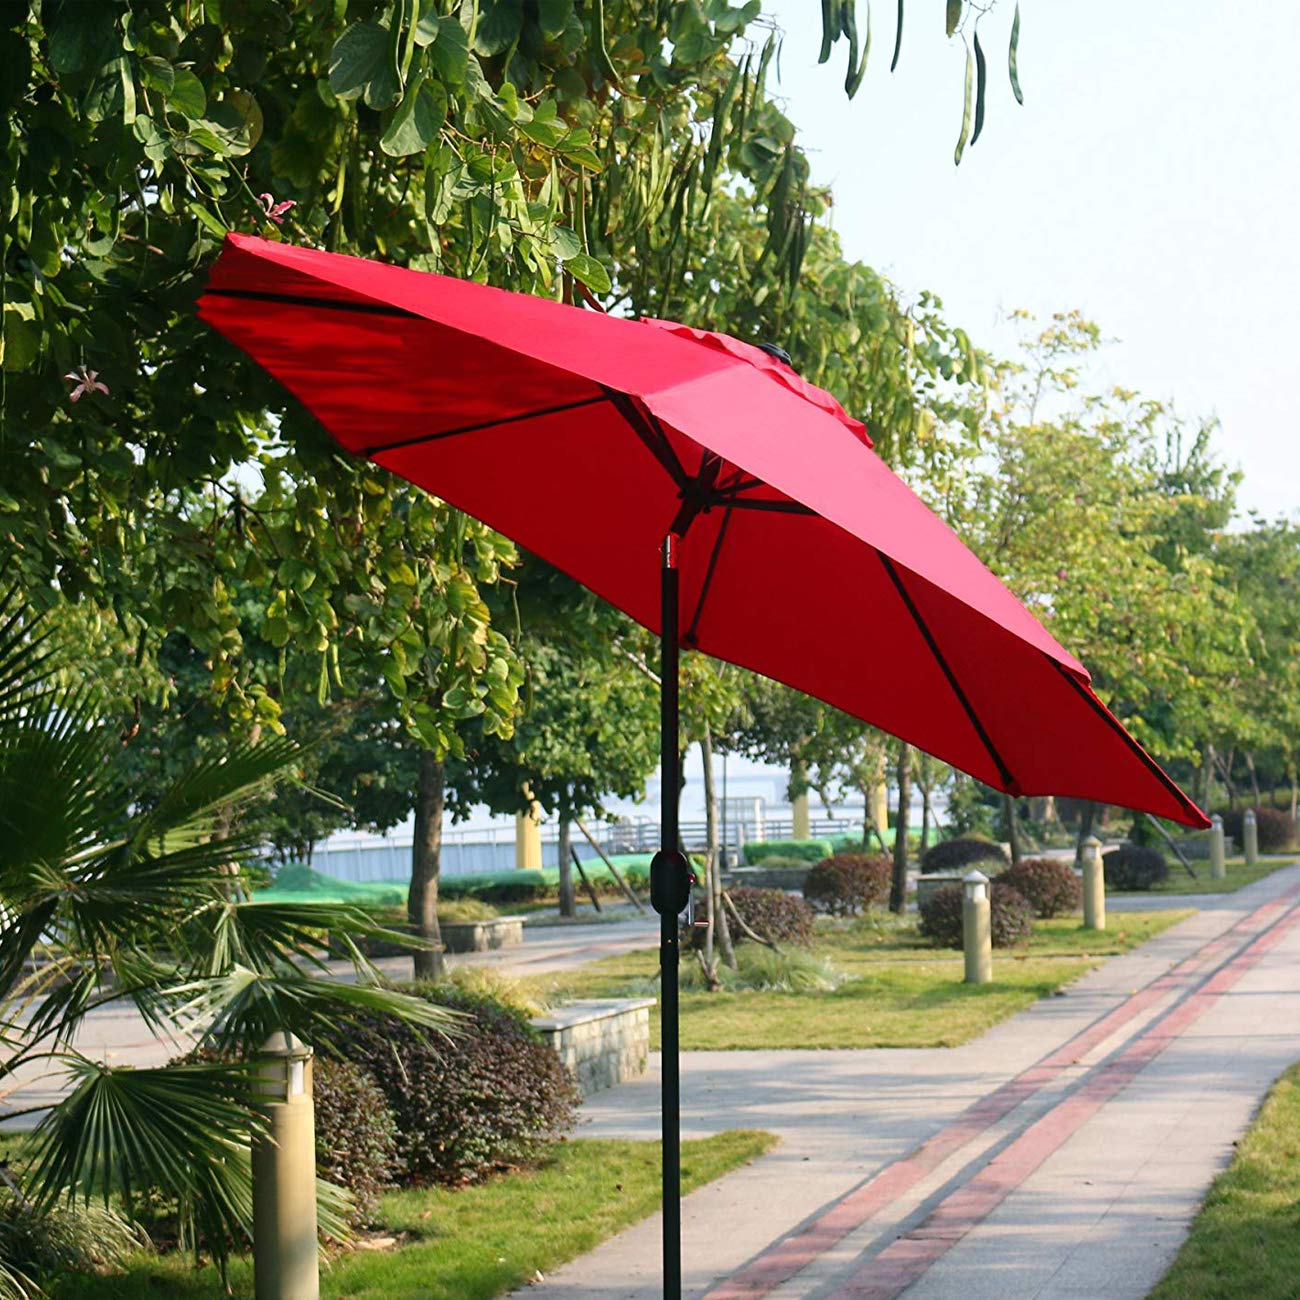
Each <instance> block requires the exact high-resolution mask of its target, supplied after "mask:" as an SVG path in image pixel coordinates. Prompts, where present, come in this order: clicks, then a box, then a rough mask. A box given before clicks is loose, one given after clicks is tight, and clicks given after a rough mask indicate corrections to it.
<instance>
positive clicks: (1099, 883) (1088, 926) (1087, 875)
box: [1083, 835, 1106, 930]
mask: <svg viewBox="0 0 1300 1300" xmlns="http://www.w3.org/2000/svg"><path fill="white" fill-rule="evenodd" d="M1083 928H1084V929H1085V930H1104V929H1105V928H1106V870H1105V868H1104V867H1103V866H1102V861H1101V841H1100V840H1099V839H1098V838H1097V837H1096V836H1095V835H1089V836H1088V838H1087V839H1086V840H1084V842H1083Z"/></svg>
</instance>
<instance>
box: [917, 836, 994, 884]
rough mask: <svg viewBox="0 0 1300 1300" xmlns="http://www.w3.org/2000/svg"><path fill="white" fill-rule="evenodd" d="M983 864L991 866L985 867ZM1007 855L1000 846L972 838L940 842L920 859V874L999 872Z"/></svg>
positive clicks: (987, 873)
mask: <svg viewBox="0 0 1300 1300" xmlns="http://www.w3.org/2000/svg"><path fill="white" fill-rule="evenodd" d="M985 863H990V864H992V865H990V866H985V865H984V864H985ZM1006 865H1007V855H1006V854H1005V853H1004V852H1003V851H1002V847H1001V845H998V844H994V843H992V841H990V840H977V839H973V838H969V837H968V838H966V839H959V840H941V841H940V842H939V843H938V844H936V845H935V846H934V847H933V848H932V849H928V850H927V851H926V854H925V857H923V858H922V859H921V874H922V875H923V876H931V875H934V874H935V873H936V872H940V871H968V870H970V869H971V868H972V867H980V868H981V870H983V871H984V873H985V874H986V875H989V874H992V873H994V872H998V871H1001V870H1002V868H1003V867H1005V866H1006Z"/></svg>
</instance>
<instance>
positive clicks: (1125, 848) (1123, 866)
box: [1101, 844, 1208, 890]
mask: <svg viewBox="0 0 1300 1300" xmlns="http://www.w3.org/2000/svg"><path fill="white" fill-rule="evenodd" d="M1101 862H1102V867H1103V869H1104V870H1105V872H1106V888H1107V889H1119V890H1144V889H1150V888H1151V887H1152V886H1154V885H1159V884H1160V883H1161V882H1162V881H1165V880H1168V879H1169V863H1168V862H1167V861H1166V860H1165V855H1164V854H1163V853H1161V852H1160V850H1159V849H1153V848H1148V847H1147V846H1146V845H1142V844H1121V845H1120V847H1119V848H1117V849H1111V851H1110V852H1109V853H1106V854H1103V855H1102V859H1101ZM1207 874H1208V872H1207Z"/></svg>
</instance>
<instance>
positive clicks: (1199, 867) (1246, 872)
mask: <svg viewBox="0 0 1300 1300" xmlns="http://www.w3.org/2000/svg"><path fill="white" fill-rule="evenodd" d="M1295 862H1296V856H1295V854H1294V853H1270V854H1268V855H1267V856H1264V855H1261V856H1260V859H1259V861H1258V862H1257V863H1255V865H1254V866H1253V867H1248V866H1247V865H1246V859H1245V858H1229V859H1228V860H1227V862H1226V863H1224V867H1225V870H1226V871H1227V874H1226V875H1225V876H1224V878H1223V879H1222V880H1211V879H1210V864H1209V863H1208V862H1193V863H1192V869H1193V870H1194V871H1195V872H1196V874H1197V876H1198V877H1199V878H1198V879H1196V880H1193V879H1192V878H1191V876H1189V875H1188V874H1187V872H1185V871H1184V870H1183V868H1182V866H1181V865H1180V864H1179V863H1177V862H1174V863H1171V864H1170V867H1169V879H1168V880H1166V881H1165V882H1164V884H1163V885H1157V886H1156V887H1155V888H1154V889H1153V890H1151V891H1150V892H1151V893H1153V894H1230V893H1232V892H1233V891H1234V890H1236V889H1240V888H1241V887H1242V886H1243V885H1253V884H1254V883H1255V881H1257V880H1263V879H1264V877H1265V876H1271V875H1272V874H1273V872H1275V871H1278V870H1280V869H1281V868H1282V867H1290V866H1294V865H1295ZM1121 897H1122V895H1121Z"/></svg>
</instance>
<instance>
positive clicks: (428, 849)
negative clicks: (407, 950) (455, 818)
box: [406, 749, 446, 980]
mask: <svg viewBox="0 0 1300 1300" xmlns="http://www.w3.org/2000/svg"><path fill="white" fill-rule="evenodd" d="M445 777H446V770H445V768H444V766H443V764H442V763H441V762H439V761H438V760H437V759H436V758H434V756H433V754H432V753H430V752H429V750H427V749H422V750H421V751H420V776H419V785H418V786H417V788H416V795H415V838H414V840H413V841H412V843H411V889H410V893H409V894H408V895H407V899H406V918H407V920H408V921H409V922H410V925H411V928H412V929H413V930H414V931H415V933H416V934H417V935H419V937H420V938H421V939H425V940H427V941H428V942H429V943H430V944H433V945H434V948H433V950H432V951H429V952H416V953H415V978H416V979H433V980H436V979H441V978H442V974H443V970H444V965H443V960H442V933H441V931H440V930H439V929H438V872H439V870H440V869H441V866H442V810H443V804H444V802H445V799H446V781H445Z"/></svg>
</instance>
